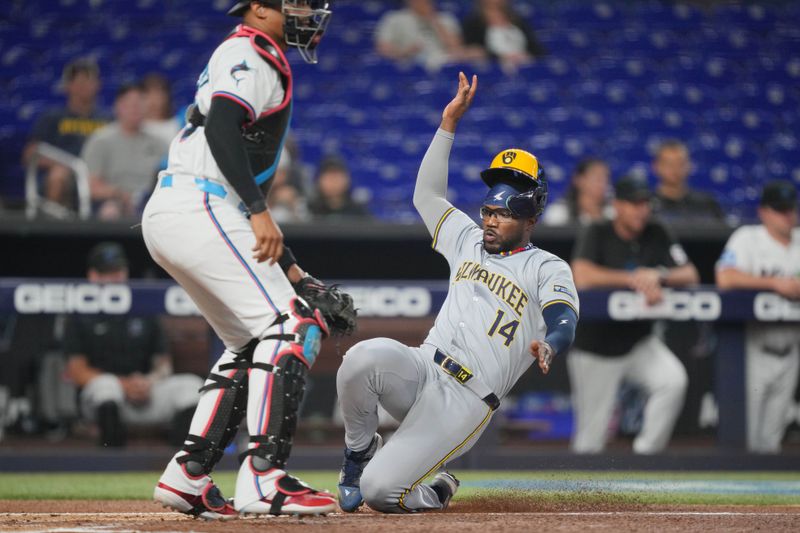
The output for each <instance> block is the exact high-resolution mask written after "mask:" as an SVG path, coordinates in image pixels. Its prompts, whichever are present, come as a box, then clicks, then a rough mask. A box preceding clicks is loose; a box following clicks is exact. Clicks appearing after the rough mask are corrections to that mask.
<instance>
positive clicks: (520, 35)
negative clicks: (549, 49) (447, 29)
mask: <svg viewBox="0 0 800 533" xmlns="http://www.w3.org/2000/svg"><path fill="white" fill-rule="evenodd" d="M461 30H462V33H463V35H464V44H466V45H467V46H468V47H470V48H472V49H474V50H477V51H478V52H480V53H482V54H485V55H487V56H489V57H491V58H493V59H497V60H498V61H500V63H501V64H502V65H503V66H505V67H507V68H509V69H511V70H513V69H515V68H516V67H517V66H519V65H522V64H525V63H529V62H530V61H531V60H533V59H534V58H536V57H540V56H542V55H544V49H543V48H542V46H541V45H540V44H539V42H538V41H537V40H536V36H535V35H534V33H533V29H532V28H531V27H530V25H529V24H528V23H527V22H526V21H525V19H524V18H523V17H522V16H521V15H520V14H518V13H517V12H516V11H514V8H513V7H512V6H511V5H509V2H508V0H475V4H474V8H473V10H472V13H470V14H469V16H467V18H466V19H464V22H463V24H462V26H461Z"/></svg>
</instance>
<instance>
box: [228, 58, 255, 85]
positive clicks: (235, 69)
mask: <svg viewBox="0 0 800 533" xmlns="http://www.w3.org/2000/svg"><path fill="white" fill-rule="evenodd" d="M250 70H251V69H250V67H248V66H247V61H242V62H241V63H239V64H238V65H234V66H233V67H232V68H231V78H233V79H234V81H236V86H237V87H238V86H239V82H240V81H242V80H243V79H244V76H242V75H241V74H240V75H239V77H236V74H237V73H239V72H249V71H250Z"/></svg>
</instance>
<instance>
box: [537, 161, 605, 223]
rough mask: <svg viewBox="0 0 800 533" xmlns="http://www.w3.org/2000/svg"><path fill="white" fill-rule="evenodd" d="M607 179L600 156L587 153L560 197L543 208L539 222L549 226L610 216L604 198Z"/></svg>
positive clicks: (592, 220)
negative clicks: (545, 208)
mask: <svg viewBox="0 0 800 533" xmlns="http://www.w3.org/2000/svg"><path fill="white" fill-rule="evenodd" d="M610 179H611V170H610V169H609V168H608V164H607V163H606V162H605V161H603V160H602V159H598V158H594V157H590V158H586V159H583V160H581V161H580V162H579V163H578V166H577V167H575V172H574V173H573V174H572V180H571V181H570V184H569V188H567V192H566V193H565V194H564V197H563V198H562V199H561V200H559V201H557V202H554V203H553V205H551V206H550V207H548V208H547V211H545V213H544V219H543V222H544V223H545V224H546V225H550V226H562V225H564V224H581V225H586V224H589V223H591V222H598V221H600V220H602V219H604V218H611V217H612V215H613V210H612V209H611V204H610V203H609V201H608V196H609V194H608V193H609V190H608V184H609V181H610Z"/></svg>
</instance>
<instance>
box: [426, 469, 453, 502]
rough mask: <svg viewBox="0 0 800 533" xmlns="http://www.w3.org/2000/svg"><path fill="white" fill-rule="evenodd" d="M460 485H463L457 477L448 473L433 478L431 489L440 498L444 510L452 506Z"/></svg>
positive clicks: (440, 473) (441, 473)
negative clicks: (451, 503) (452, 499)
mask: <svg viewBox="0 0 800 533" xmlns="http://www.w3.org/2000/svg"><path fill="white" fill-rule="evenodd" d="M459 485H461V482H460V481H459V480H458V479H456V476H454V475H453V474H451V473H450V472H447V471H444V472H439V473H438V474H436V477H434V478H433V482H432V483H431V484H430V487H431V488H432V489H433V490H434V492H436V495H437V496H438V497H439V501H440V502H441V504H442V510H445V509H447V506H448V505H450V499H451V498H452V497H453V496H455V493H456V491H457V490H458V487H459Z"/></svg>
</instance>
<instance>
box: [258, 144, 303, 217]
mask: <svg viewBox="0 0 800 533" xmlns="http://www.w3.org/2000/svg"><path fill="white" fill-rule="evenodd" d="M287 144H288V143H287ZM293 162H294V158H293V157H292V155H291V152H290V148H289V147H288V146H287V145H284V146H283V149H282V150H281V158H280V160H279V161H278V168H277V169H276V170H275V175H274V176H273V177H272V180H271V181H272V183H271V184H270V191H269V197H268V198H267V205H268V206H269V210H270V213H272V218H273V219H275V221H276V222H278V223H279V224H280V223H284V222H288V223H293V222H295V223H296V222H308V221H309V220H311V213H309V211H308V203H307V202H306V198H305V196H304V195H303V192H302V185H301V178H300V176H299V172H300V171H299V170H298V168H297V165H294V164H293Z"/></svg>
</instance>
